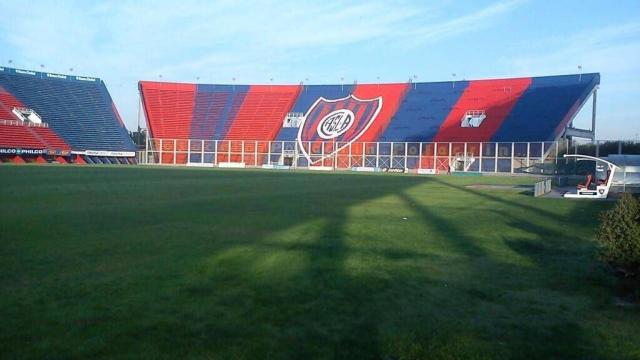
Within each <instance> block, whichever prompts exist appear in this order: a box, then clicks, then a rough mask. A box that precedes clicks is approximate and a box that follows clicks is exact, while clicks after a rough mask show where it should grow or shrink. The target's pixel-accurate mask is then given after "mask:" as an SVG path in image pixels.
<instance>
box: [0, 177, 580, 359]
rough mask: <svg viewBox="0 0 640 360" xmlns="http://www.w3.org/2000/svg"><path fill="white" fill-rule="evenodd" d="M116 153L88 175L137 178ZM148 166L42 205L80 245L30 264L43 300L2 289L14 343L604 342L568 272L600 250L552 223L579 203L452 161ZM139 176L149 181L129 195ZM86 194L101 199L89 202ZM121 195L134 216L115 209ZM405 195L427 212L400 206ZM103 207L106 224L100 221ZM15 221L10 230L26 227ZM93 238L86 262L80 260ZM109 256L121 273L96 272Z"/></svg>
mask: <svg viewBox="0 0 640 360" xmlns="http://www.w3.org/2000/svg"><path fill="white" fill-rule="evenodd" d="M57 170H59V169H57ZM65 170H66V169H65ZM111 171H117V170H116V169H95V171H94V172H93V175H92V176H87V175H86V174H84V173H79V174H75V176H76V177H75V178H74V181H76V182H77V181H82V179H78V177H80V178H81V177H82V176H87V179H86V180H85V181H96V182H100V185H96V186H100V187H101V188H102V187H104V188H109V186H110V185H109V183H117V184H121V183H124V182H125V181H127V180H130V179H131V178H132V174H131V173H130V172H129V173H127V174H126V176H124V175H123V176H118V175H114V173H112V172H111ZM126 171H129V170H126ZM96 174H98V175H101V174H102V177H100V178H98V179H96ZM137 175H138V176H139V177H138V178H136V181H137V182H139V183H134V184H133V185H130V186H133V187H132V188H131V189H128V191H127V192H123V193H122V194H120V195H119V194H118V193H117V192H115V193H114V192H112V193H108V194H103V195H102V194H100V193H98V194H94V193H91V192H89V193H82V192H81V193H80V194H78V197H77V198H74V197H71V198H66V201H67V204H66V205H67V208H73V207H74V206H76V207H78V209H79V210H78V211H77V212H73V213H72V214H73V221H71V222H72V223H73V225H74V226H75V227H73V228H71V229H68V228H66V227H68V225H69V221H70V220H68V221H66V222H64V221H61V220H60V219H61V217H60V213H56V212H55V210H52V211H53V213H52V214H51V215H50V216H46V217H44V218H43V219H42V220H41V222H40V223H39V224H38V226H43V227H45V228H48V229H47V230H48V231H50V233H52V234H61V236H60V237H59V238H58V237H54V238H52V239H50V241H56V242H58V243H59V246H60V247H62V248H64V249H68V251H70V253H69V254H57V255H56V256H53V260H52V261H50V262H49V264H48V265H46V266H42V265H38V264H37V261H36V262H35V263H36V265H35V269H28V270H25V272H26V274H27V275H24V274H23V275H21V276H32V277H34V278H37V280H41V279H40V278H38V277H42V279H45V280H44V281H40V286H41V288H40V293H37V294H35V296H37V297H38V299H36V301H28V303H29V304H32V306H31V307H19V306H18V305H16V304H18V303H19V302H20V301H22V300H25V299H24V298H23V297H26V296H29V295H34V293H33V292H24V293H20V294H19V295H17V296H14V298H11V299H10V300H5V302H4V305H5V307H4V310H3V311H4V315H7V316H4V317H3V318H8V319H10V320H8V321H7V322H6V323H5V325H3V327H4V329H3V330H2V333H0V336H1V339H2V343H3V346H2V347H3V349H5V350H7V351H9V350H11V351H12V352H13V353H14V354H16V355H27V356H28V355H31V356H33V357H40V356H43V355H46V354H51V353H58V354H69V355H70V356H77V357H100V356H104V357H113V356H116V357H117V356H124V357H126V356H130V355H131V354H138V355H144V356H147V357H165V358H182V357H203V358H208V357H216V358H282V359H300V358H345V359H346V358H348V359H354V358H357V359H366V358H370V359H380V358H386V359H400V358H407V359H410V358H425V357H430V358H473V357H476V358H477V357H496V358H505V357H511V358H514V357H515V358H517V357H521V358H531V357H537V358H546V357H563V358H572V357H584V356H588V355H590V354H591V353H590V351H592V350H593V346H592V345H593V344H592V343H591V339H590V338H588V337H586V336H585V335H584V334H583V329H582V327H581V326H580V325H579V321H580V316H582V315H584V313H585V312H586V311H588V310H589V306H590V301H591V299H590V297H589V294H584V293H582V292H580V291H579V286H578V285H576V286H575V287H574V288H570V289H569V291H565V290H563V289H562V285H563V284H564V283H566V282H567V281H569V280H572V281H573V280H576V279H575V277H573V276H568V277H563V275H562V274H563V273H567V274H570V273H572V272H575V271H576V269H580V268H581V266H582V265H580V263H579V262H580V261H581V260H583V259H584V258H585V256H586V255H585V254H586V253H588V252H587V251H576V252H574V251H572V250H571V246H566V247H562V246H561V245H562V243H561V242H560V241H563V240H564V239H565V237H566V232H561V231H556V230H553V229H554V228H555V227H557V226H559V225H561V224H562V222H563V221H573V216H574V215H573V214H570V215H569V216H568V218H567V219H559V218H558V214H557V213H555V212H553V211H550V210H548V209H546V208H543V207H538V206H534V205H531V204H528V203H525V202H524V201H523V202H522V203H521V202H519V201H518V199H519V198H518V196H521V195H517V194H514V195H512V196H511V195H510V196H509V197H501V196H497V195H493V194H491V193H487V192H482V191H476V190H471V189H468V188H465V187H463V186H459V185H456V184H455V183H452V182H449V181H444V180H440V179H438V178H419V177H404V176H398V177H394V176H361V175H342V174H331V175H328V174H281V173H268V172H248V171H242V172H233V171H221V172H209V171H193V172H178V171H163V170H162V169H153V170H142V171H140V173H139V174H137ZM134 178H135V177H134ZM160 178H162V179H163V181H158V179H160ZM433 185H443V186H444V187H445V188H447V189H448V190H447V191H443V192H442V193H438V192H431V191H430V192H429V194H431V196H432V197H433V198H434V199H441V200H442V198H443V197H446V196H452V195H455V199H458V200H459V201H461V202H463V205H464V206H466V207H469V208H473V204H474V202H478V201H480V200H483V201H488V202H489V204H491V205H492V206H494V207H495V208H496V211H495V213H494V214H493V215H497V217H499V218H500V220H499V221H498V220H495V221H496V233H495V234H491V235H490V236H484V235H483V234H477V233H474V227H473V221H474V220H475V219H473V218H471V217H469V216H466V217H465V218H470V219H471V220H472V221H471V223H464V224H461V223H460V222H459V221H458V220H457V217H456V214H455V213H451V212H449V209H448V208H445V209H439V208H437V207H433V206H431V205H429V199H428V198H427V199H421V198H416V197H415V196H414V195H411V192H410V191H409V190H411V189H413V188H415V187H418V188H422V187H426V188H430V187H433ZM76 191H77V190H76ZM131 191H133V192H134V193H135V194H136V196H135V197H134V198H126V197H125V196H130V192H131ZM127 194H129V195H127ZM34 195H36V196H37V195H40V194H39V193H38V192H34ZM89 195H92V196H93V199H92V201H95V202H97V203H100V204H103V206H101V207H100V208H97V209H93V208H89V207H87V206H85V205H86V204H85V201H86V200H85V199H83V197H86V196H89ZM234 195H238V196H234ZM112 203H117V204H120V203H121V204H122V206H120V207H117V208H116V207H114V208H113V209H112V208H110V207H109V204H112ZM456 205H459V204H456ZM123 208H124V209H126V211H127V212H128V213H129V214H130V215H129V216H130V217H131V219H130V218H129V217H127V218H122V217H120V215H118V214H119V212H122V211H123ZM501 209H502V210H501ZM26 210H28V208H27V209H26ZM26 210H25V211H26ZM65 211H68V210H65ZM460 211H463V212H464V211H465V209H464V208H463V209H461V210H460ZM409 212H411V213H413V214H415V215H414V216H412V218H411V220H413V218H414V217H415V218H416V222H415V223H412V222H402V221H403V220H402V216H403V214H405V213H409ZM19 213H20V212H19V211H18V214H19ZM61 214H67V216H69V215H68V213H64V212H63V213H61ZM490 218H491V217H490ZM9 219H10V220H16V221H17V223H16V224H15V226H16V227H15V228H13V229H14V231H17V230H16V229H18V228H19V226H22V225H24V224H25V222H24V221H22V222H20V221H19V220H17V219H11V218H9ZM95 219H101V221H102V222H103V223H102V225H94V226H88V224H92V222H95ZM481 219H482V218H481ZM481 219H479V220H481ZM407 221H410V220H407ZM545 222H548V223H549V225H544V224H545ZM541 224H542V225H541ZM585 226H588V224H586V225H585ZM114 227H115V228H117V229H118V231H116V233H113V228H114ZM58 231H59V232H58ZM92 231H93V233H92ZM109 231H111V232H109ZM503 231H504V232H507V231H508V232H509V233H507V234H502V233H501V232H503ZM87 234H91V235H93V236H95V237H96V239H93V238H91V236H87ZM514 234H515V235H514ZM523 234H526V235H527V236H528V237H526V238H525V237H523ZM18 235H20V234H16V236H15V237H14V238H12V239H10V240H9V241H14V242H17V241H19V240H22V239H18V237H20V236H18ZM100 235H101V236H100ZM118 235H120V236H121V237H118ZM480 235H483V236H480ZM85 237H86V239H85ZM550 237H552V238H553V237H556V238H558V239H560V238H561V240H553V239H552V240H550ZM568 240H573V241H575V242H580V243H582V242H584V240H583V239H580V238H577V237H576V238H570V239H568ZM81 241H82V242H81ZM105 243H108V244H107V245H105ZM97 246H99V247H100V251H99V252H97V251H96V247H97ZM560 250H563V251H565V252H564V253H562V252H559V251H560ZM513 254H515V255H513ZM553 254H556V255H558V256H556V257H554V256H551V257H550V255H553ZM10 255H15V256H18V258H20V257H25V258H26V257H28V256H34V255H32V254H29V253H27V251H26V250H25V253H17V252H16V253H9V254H7V256H10ZM87 255H90V256H87ZM82 256H87V257H86V258H84V262H76V261H77V260H74V259H75V257H78V258H80V257H82ZM565 257H566V258H567V260H568V262H565V259H564V258H565ZM576 258H577V259H576ZM36 259H37V258H36ZM60 259H62V260H64V261H68V262H69V264H68V265H67V266H69V268H70V269H67V271H75V272H77V273H80V274H81V275H77V276H76V275H74V276H75V277H74V280H76V282H72V281H64V282H63V281H60V280H61V279H63V280H64V279H66V278H64V274H56V273H55V271H53V273H52V270H54V269H51V268H49V266H55V265H58V266H62V265H60V264H58V263H56V261H60ZM29 263H34V261H31V262H29ZM65 264H66V263H65ZM13 266H15V267H16V268H15V269H13V268H12V269H11V270H12V272H13V271H15V272H18V271H19V270H20V266H19V265H13ZM105 266H108V268H109V269H111V271H113V273H114V276H113V277H112V278H108V279H103V278H101V277H100V276H102V275H103V274H102V273H101V270H100V269H104V267H105ZM562 266H566V267H567V268H565V269H563V268H562ZM23 270H24V269H23ZM37 271H40V272H37ZM29 274H31V275H29ZM82 275H84V277H83V276H82ZM47 277H51V278H52V280H46V279H48V278H47ZM554 277H555V278H556V279H557V280H558V282H557V283H555V282H554V280H553V278H554ZM550 278H551V279H550ZM17 281H18V280H17V279H16V278H13V277H9V278H6V279H5V280H3V283H2V285H3V287H4V288H7V287H10V286H11V285H12V284H14V283H15V282H17ZM29 284H31V283H29ZM577 284H579V281H578V282H577ZM30 286H33V285H32V284H31V285H30ZM113 294H117V295H116V296H114V295H113ZM21 296H23V297H21ZM69 299H78V300H77V302H76V301H70V300H69ZM7 308H9V309H7ZM0 314H2V313H0ZM9 329H11V330H9ZM38 338H41V339H44V340H43V341H40V342H37V340H33V339H38Z"/></svg>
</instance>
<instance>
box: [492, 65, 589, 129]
mask: <svg viewBox="0 0 640 360" xmlns="http://www.w3.org/2000/svg"><path fill="white" fill-rule="evenodd" d="M599 83H600V75H599V74H582V76H580V75H562V76H546V77H534V78H532V81H531V86H530V87H529V88H528V89H527V90H526V91H525V92H524V94H522V96H521V97H520V99H519V100H518V102H517V103H516V105H515V106H514V107H513V110H512V111H511V113H510V114H509V115H508V116H507V118H506V119H505V121H504V122H503V123H502V125H501V126H500V128H499V129H498V131H496V133H495V134H494V135H493V137H492V141H553V140H556V138H557V137H558V136H560V135H561V134H560V133H558V132H556V128H557V127H558V125H560V124H561V122H562V120H563V119H564V118H565V116H566V115H567V114H568V113H569V111H570V110H571V109H572V107H573V106H574V104H576V103H584V102H585V101H586V100H587V98H588V97H589V95H590V94H591V92H592V91H593V89H594V88H595V87H596V86H597V85H598V84H599Z"/></svg>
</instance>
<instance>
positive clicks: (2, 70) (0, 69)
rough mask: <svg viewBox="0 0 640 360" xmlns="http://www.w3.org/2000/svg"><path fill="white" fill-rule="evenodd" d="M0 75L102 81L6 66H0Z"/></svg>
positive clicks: (82, 76)
mask: <svg viewBox="0 0 640 360" xmlns="http://www.w3.org/2000/svg"><path fill="white" fill-rule="evenodd" d="M0 74H10V75H17V76H32V77H36V78H40V79H45V78H46V79H58V80H71V81H87V82H97V83H99V82H102V79H100V78H99V77H95V76H84V75H69V74H60V73H53V72H43V71H35V70H27V69H18V68H11V67H6V66H0Z"/></svg>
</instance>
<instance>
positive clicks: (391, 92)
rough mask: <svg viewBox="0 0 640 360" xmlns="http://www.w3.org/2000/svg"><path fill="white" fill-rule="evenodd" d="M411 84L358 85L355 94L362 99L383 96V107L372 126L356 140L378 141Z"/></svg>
mask: <svg viewBox="0 0 640 360" xmlns="http://www.w3.org/2000/svg"><path fill="white" fill-rule="evenodd" d="M409 86H410V84H408V83H402V84H365V85H357V86H356V88H355V89H354V91H353V95H354V96H356V97H357V98H358V99H361V100H368V99H375V98H377V97H378V96H381V97H382V108H381V109H380V111H379V112H378V116H377V117H376V119H375V120H374V121H373V123H372V124H371V126H369V128H368V129H367V130H366V131H365V132H364V134H362V135H361V136H360V137H359V138H358V139H357V140H356V142H364V141H376V140H377V139H378V137H380V135H381V134H382V133H383V132H384V130H385V129H386V128H387V126H388V125H389V122H390V121H391V118H392V117H393V115H394V114H395V113H396V111H397V110H398V107H399V106H400V102H401V101H402V98H403V97H404V95H405V93H406V92H407V90H408V89H409Z"/></svg>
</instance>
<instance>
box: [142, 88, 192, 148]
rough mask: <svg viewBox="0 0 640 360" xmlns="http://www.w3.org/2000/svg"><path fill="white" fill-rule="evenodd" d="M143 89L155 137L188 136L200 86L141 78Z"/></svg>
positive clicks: (173, 137)
mask: <svg viewBox="0 0 640 360" xmlns="http://www.w3.org/2000/svg"><path fill="white" fill-rule="evenodd" d="M140 89H141V90H142V96H143V100H144V110H145V114H146V117H147V122H148V125H149V129H150V131H151V136H153V137H156V138H164V139H188V138H189V134H191V118H192V116H193V106H194V98H195V95H196V85H195V84H176V83H161V82H153V81H141V82H140Z"/></svg>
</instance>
